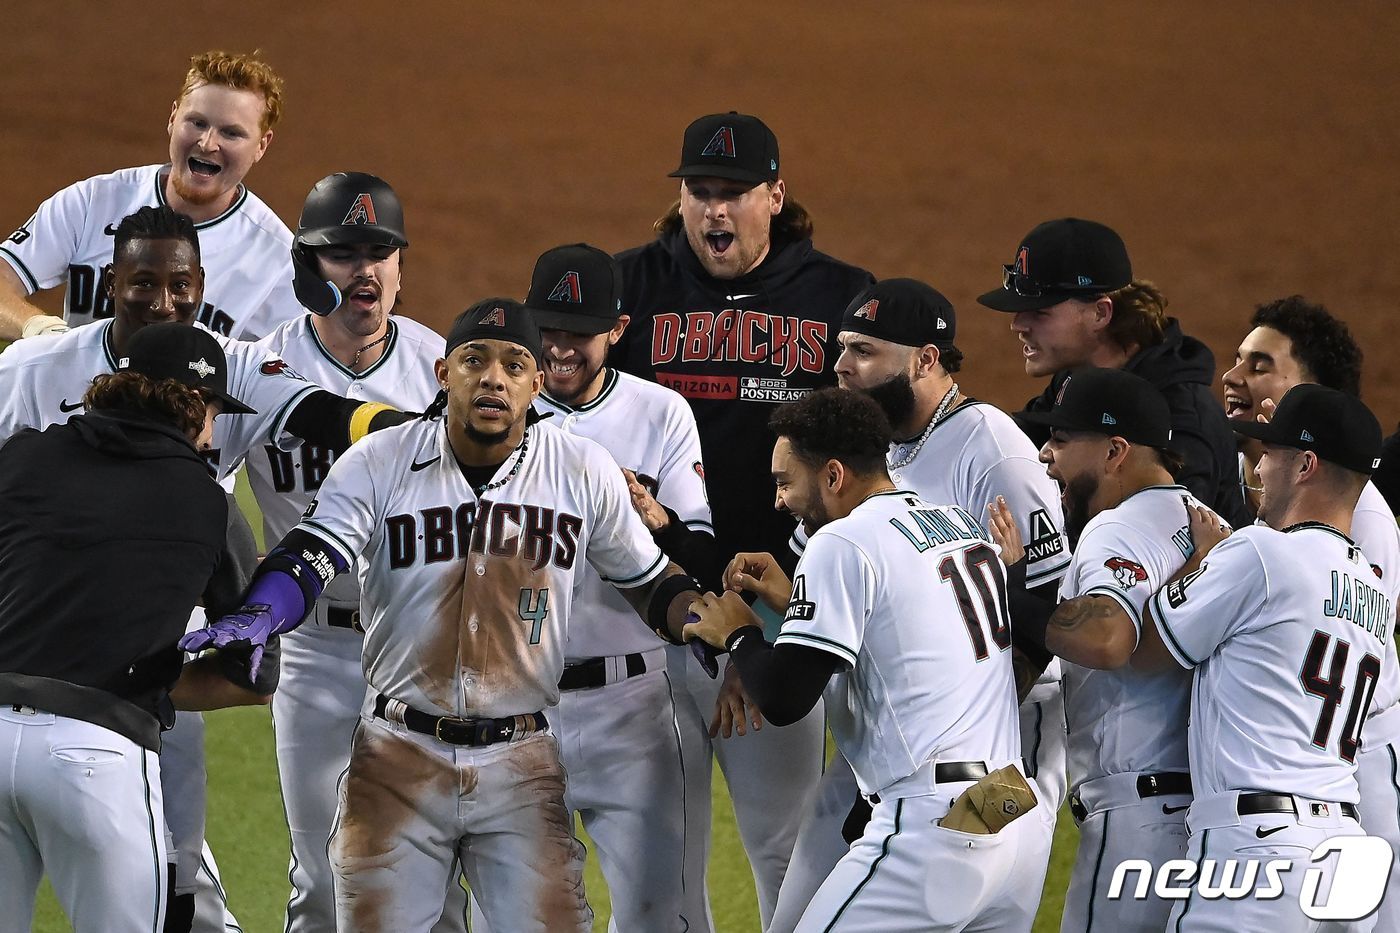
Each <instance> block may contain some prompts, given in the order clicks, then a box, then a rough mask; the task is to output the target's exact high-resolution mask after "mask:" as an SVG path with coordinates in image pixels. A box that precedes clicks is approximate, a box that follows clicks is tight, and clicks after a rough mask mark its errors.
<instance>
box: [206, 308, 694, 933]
mask: <svg viewBox="0 0 1400 933" xmlns="http://www.w3.org/2000/svg"><path fill="white" fill-rule="evenodd" d="M541 352H542V351H541V348H540V337H539V331H538V329H537V327H536V325H535V323H534V321H533V319H532V317H531V314H530V312H529V311H528V310H526V309H525V308H524V307H523V306H522V305H520V304H519V303H518V302H515V301H510V300H508V299H488V300H486V301H484V302H480V303H478V304H477V305H474V306H473V307H472V308H470V309H468V310H467V311H466V312H464V313H463V314H462V315H461V316H459V317H458V319H457V321H456V322H454V324H453V327H452V330H451V333H450V334H449V335H448V338H447V345H446V349H445V354H444V358H443V359H441V360H439V361H438V362H437V364H436V374H437V377H438V381H439V384H440V385H441V386H442V387H443V393H442V395H441V396H440V401H439V402H438V403H436V404H435V405H434V406H433V408H431V409H430V410H429V417H426V418H424V419H422V420H420V421H416V422H414V423H411V424H408V425H405V426H402V427H401V428H399V429H398V430H392V431H389V432H380V434H379V435H378V437H377V438H374V439H372V440H371V442H369V443H362V444H358V445H356V446H355V447H352V448H351V449H350V450H349V451H348V452H347V453H346V454H345V455H344V456H342V457H341V458H340V459H339V460H338V461H337V462H336V464H335V465H334V466H333V467H332V468H331V471H330V474H329V475H328V476H327V478H326V482H325V483H324V484H322V486H321V489H320V491H319V492H318V494H317V498H316V499H315V500H314V501H313V502H312V504H311V505H310V506H309V507H308V509H307V512H306V515H305V517H304V518H303V519H302V522H301V523H300V524H299V525H298V526H297V527H296V528H295V529H293V530H292V531H291V532H290V533H289V534H288V535H287V536H286V537H285V538H283V540H282V541H281V542H280V543H279V544H278V545H277V546H276V547H275V548H274V549H273V550H272V552H271V553H270V554H269V555H268V557H267V559H266V560H264V561H263V563H262V565H261V566H260V568H259V571H258V574H257V575H256V576H255V577H254V580H253V583H252V585H251V588H250V591H249V593H248V594H247V596H246V599H245V605H244V607H243V609H242V610H240V612H239V613H238V614H236V615H233V616H228V617H225V618H224V619H221V620H219V621H218V622H216V623H214V624H213V625H211V626H210V627H209V628H208V629H206V630H204V631H202V632H197V633H194V634H192V635H190V636H188V637H187V638H186V639H185V640H184V642H183V643H182V644H183V646H184V647H185V648H186V649H190V650H192V649H196V648H202V647H205V646H208V645H213V646H215V647H225V646H227V645H229V644H235V643H240V642H246V643H251V644H252V645H254V646H256V645H257V644H259V643H261V642H262V641H263V640H264V639H265V638H266V637H267V636H268V635H269V634H275V633H279V632H283V631H288V630H290V629H292V628H294V627H295V626H296V625H298V624H299V623H300V622H301V621H302V619H303V618H305V616H306V614H307V612H308V611H309V610H310V609H311V607H312V605H313V604H314V602H315V600H316V598H317V597H318V596H319V595H320V593H321V592H322V590H323V589H324V588H325V586H326V584H328V583H329V582H330V581H331V580H332V579H334V577H336V576H337V575H338V574H340V573H344V572H346V571H347V570H349V568H350V566H351V565H352V564H353V563H358V565H359V575H360V586H361V593H362V607H363V608H362V613H363V615H362V619H363V621H364V627H365V654H364V671H365V676H366V679H367V680H368V682H369V690H368V693H367V695H366V698H365V704H364V707H363V710H362V720H361V723H360V726H359V728H358V729H357V731H356V734H355V740H354V747H353V750H352V752H351V757H350V767H349V770H348V771H347V772H346V775H345V777H344V779H343V781H342V783H341V789H340V810H339V813H338V816H337V822H336V828H335V831H334V833H333V835H332V838H331V845H330V856H331V865H332V867H333V869H334V871H335V877H336V921H337V926H338V928H340V929H353V930H357V931H365V933H374V931H390V930H392V931H426V930H428V929H429V928H430V927H431V926H432V924H433V923H434V922H436V921H437V919H438V917H439V915H440V914H441V912H442V907H443V891H444V890H445V888H446V886H447V884H448V882H449V880H450V878H451V876H452V872H453V870H454V866H455V865H456V864H458V863H459V862H460V864H461V865H462V867H463V869H464V870H465V872H466V875H467V878H468V880H469V882H470V883H471V886H472V891H473V893H474V895H475V896H476V898H477V900H478V902H479V903H480V905H481V907H482V911H483V913H484V915H485V918H486V922H487V923H488V924H489V925H490V926H491V927H492V928H493V929H498V930H510V931H558V930H577V931H586V930H588V929H589V925H590V922H591V919H592V918H591V912H590V911H589V909H588V905H587V903H586V901H585V899H584V895H583V872H582V868H583V850H582V846H580V845H579V844H578V842H577V841H576V840H575V839H574V835H573V826H572V823H571V822H570V820H569V816H568V811H567V809H566V807H565V804H564V770H563V768H562V766H561V765H560V763H559V756H558V748H557V744H556V741H555V738H554V736H553V735H552V734H551V733H550V731H549V722H548V719H547V717H546V713H545V708H546V707H548V706H553V705H554V704H555V703H556V702H557V701H558V698H559V686H558V684H559V679H560V677H561V675H562V674H563V671H564V663H563V662H564V643H565V639H566V636H567V632H568V619H569V615H570V608H571V602H572V599H573V596H574V592H575V583H576V582H578V576H577V575H578V574H579V573H581V572H582V571H583V570H584V569H585V568H584V565H583V562H584V561H586V562H587V564H588V566H589V567H590V568H591V569H592V570H594V571H596V572H597V573H598V574H599V576H600V577H602V578H603V579H604V580H606V581H607V582H609V583H610V584H612V585H613V586H615V587H617V588H618V589H619V590H620V591H621V592H622V593H623V595H624V596H625V597H626V598H627V599H628V602H629V603H630V604H631V605H632V607H633V608H634V609H635V610H636V611H637V612H638V613H640V614H641V615H642V616H643V618H644V619H645V620H646V621H647V623H648V625H649V626H650V627H651V628H652V629H653V630H654V631H656V632H657V633H658V634H660V635H661V636H662V637H664V638H668V639H670V640H674V641H679V640H680V634H681V629H682V625H683V621H684V617H685V613H686V612H687V610H688V608H689V606H690V604H691V603H692V602H693V601H694V600H695V599H696V598H697V596H698V595H699V588H698V584H696V583H695V581H694V579H693V578H691V577H689V576H688V575H686V574H685V573H684V572H683V571H681V570H680V569H679V568H678V567H676V566H675V565H674V564H670V563H669V562H668V561H667V560H666V558H665V556H664V555H663V554H662V552H661V550H660V548H658V547H657V545H656V544H655V542H654V541H652V539H651V535H650V534H649V533H648V531H647V529H646V526H645V525H643V524H642V522H641V519H639V518H638V517H637V516H636V514H635V513H634V512H633V511H632V508H631V504H630V502H629V499H628V493H627V486H626V483H625V482H624V480H623V477H622V473H621V470H620V469H619V468H618V466H617V463H616V461H614V460H613V459H612V458H611V457H610V456H608V454H607V452H606V451H604V450H603V449H602V448H601V447H599V446H597V445H596V444H594V443H593V442H592V441H588V440H585V439H583V438H576V437H572V436H570V435H568V434H566V433H564V432H562V431H559V430H557V429H555V428H552V427H549V426H547V425H544V424H538V423H534V422H535V421H536V419H535V418H534V417H533V416H532V414H531V412H532V409H531V403H532V402H533V401H534V399H535V398H536V397H537V396H538V395H539V392H540V389H541V387H542V384H543V377H542V375H541V374H540V370H539V359H540V356H541Z"/></svg>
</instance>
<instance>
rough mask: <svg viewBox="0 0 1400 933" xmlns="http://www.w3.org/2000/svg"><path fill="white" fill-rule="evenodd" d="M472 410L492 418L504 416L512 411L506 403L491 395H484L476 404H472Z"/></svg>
mask: <svg viewBox="0 0 1400 933" xmlns="http://www.w3.org/2000/svg"><path fill="white" fill-rule="evenodd" d="M472 408H474V409H476V410H477V411H479V412H481V413H482V414H484V415H490V416H492V417H495V416H497V415H503V414H505V413H506V412H507V411H509V410H510V409H509V407H508V406H507V405H506V403H505V402H504V401H502V400H501V399H498V398H496V397H495V396H491V395H484V396H482V397H481V398H479V399H477V400H476V401H475V402H472Z"/></svg>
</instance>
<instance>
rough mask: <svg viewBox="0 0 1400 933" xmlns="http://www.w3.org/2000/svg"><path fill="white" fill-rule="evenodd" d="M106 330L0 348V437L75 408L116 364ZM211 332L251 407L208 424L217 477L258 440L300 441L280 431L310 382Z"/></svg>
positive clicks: (62, 418)
mask: <svg viewBox="0 0 1400 933" xmlns="http://www.w3.org/2000/svg"><path fill="white" fill-rule="evenodd" d="M194 326H196V327H198V326H199V325H197V324H196V325H194ZM111 329H112V322H111V321H103V322H101V323H98V324H96V325H94V326H92V327H79V328H76V329H74V330H71V331H69V332H68V333H66V334H56V335H52V336H45V337H31V338H29V339H28V340H21V341H18V342H17V343H15V344H12V345H11V346H10V347H9V348H8V349H7V350H6V351H5V352H4V353H0V441H3V440H4V439H7V438H9V437H10V436H11V435H12V434H14V433H15V432H16V431H18V430H20V429H21V428H36V429H39V430H42V429H44V428H46V427H48V426H49V425H51V424H62V423H63V422H66V421H67V420H68V419H69V418H70V417H71V416H72V414H73V412H75V411H81V410H82V407H83V395H84V393H86V392H87V390H88V388H89V387H90V386H91V385H92V380H93V377H94V376H98V375H101V374H103V373H111V372H115V371H116V369H117V357H116V353H115V351H114V350H113V349H112V342H111ZM214 337H215V339H216V340H218V341H219V343H220V344H221V345H222V346H223V348H224V355H225V356H227V358H228V391H229V394H230V395H232V396H233V397H234V398H236V399H239V400H240V401H242V402H244V403H246V404H247V405H248V406H249V407H250V408H253V409H254V410H256V411H257V414H255V415H225V416H221V417H220V418H219V419H218V420H217V421H215V422H214V449H213V450H211V451H207V452H206V454H205V459H207V460H209V462H210V464H211V466H213V467H214V469H215V471H216V473H217V474H218V477H219V478H220V479H223V478H224V477H225V476H227V475H228V474H229V473H230V472H231V471H232V470H233V468H234V467H236V466H237V465H238V463H239V462H240V461H241V460H242V459H243V457H244V456H246V455H247V453H248V452H249V451H250V450H252V449H253V448H254V447H256V446H257V445H259V444H281V445H283V446H285V447H288V448H290V447H294V446H296V445H297V444H298V443H300V441H299V440H298V439H296V438H294V437H291V436H290V435H288V434H287V433H286V425H287V418H288V416H289V415H290V414H291V413H292V410H293V409H294V408H296V405H297V403H298V402H300V401H301V400H302V399H303V398H305V397H306V396H307V395H309V394H310V393H312V392H315V391H316V390H317V388H318V387H317V386H315V385H312V384H311V383H309V382H307V381H306V380H305V379H303V378H302V377H301V376H299V375H297V373H296V372H295V371H294V370H292V369H291V368H290V367H288V366H287V364H286V363H285V362H283V361H282V360H281V359H279V358H277V357H276V356H274V355H273V354H271V353H269V352H267V351H266V350H263V349H261V348H259V347H257V346H255V345H253V344H251V343H248V342H246V341H243V340H231V339H229V338H228V337H222V336H220V335H218V334H215V335H214Z"/></svg>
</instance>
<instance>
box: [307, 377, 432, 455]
mask: <svg viewBox="0 0 1400 933" xmlns="http://www.w3.org/2000/svg"><path fill="white" fill-rule="evenodd" d="M363 404H365V403H364V402H363V401H356V400H355V399H350V398H345V397H344V396H340V395H336V394H335V393H334V392H327V391H325V390H324V389H321V390H318V391H316V392H312V393H311V394H310V395H308V396H306V397H305V398H303V399H302V400H301V401H300V402H298V403H297V407H296V408H294V409H292V413H291V414H290V415H288V416H287V433H289V434H293V435H295V436H297V437H299V438H301V439H302V440H304V441H306V442H307V443H308V444H315V445H316V446H317V447H324V448H327V449H329V450H331V451H332V452H334V453H335V454H336V455H337V456H339V455H340V454H343V453H345V451H347V450H349V449H350V419H351V418H352V417H353V416H354V414H355V410H356V409H358V408H359V407H360V406H361V405H363ZM417 417H418V415H417V414H415V413H413V412H408V411H393V410H387V411H381V412H378V413H377V414H376V415H375V416H374V417H373V418H372V419H371V420H370V423H369V429H370V430H371V431H378V430H380V429H382V428H391V427H393V426H394V425H396V424H403V423H404V422H405V421H412V420H413V419H414V418H417Z"/></svg>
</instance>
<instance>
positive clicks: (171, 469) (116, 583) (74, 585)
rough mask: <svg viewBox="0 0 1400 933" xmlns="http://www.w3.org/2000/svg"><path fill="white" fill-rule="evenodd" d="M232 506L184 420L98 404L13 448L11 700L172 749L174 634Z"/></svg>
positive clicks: (0, 487)
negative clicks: (164, 742) (163, 727)
mask: <svg viewBox="0 0 1400 933" xmlns="http://www.w3.org/2000/svg"><path fill="white" fill-rule="evenodd" d="M227 509H228V506H227V505H226V500H225V498H224V493H223V490H222V489H220V488H219V486H218V484H217V483H215V482H213V481H212V479H211V478H210V475H209V469H208V467H207V466H206V465H205V463H204V459H203V458H202V457H200V455H199V453H198V452H197V451H196V450H195V448H194V445H192V444H191V443H190V442H189V440H187V439H186V438H185V436H184V435H183V434H181V433H180V432H178V431H176V430H175V429H174V428H173V427H171V426H169V425H165V424H160V423H157V422H154V421H148V420H145V419H140V418H136V417H132V416H128V415H120V416H119V415H115V414H113V413H103V412H92V413H89V414H85V415H78V416H75V417H74V418H73V419H72V420H71V421H69V422H68V423H67V424H62V425H53V426H51V427H49V428H48V429H47V430H45V431H43V432H39V431H33V430H25V431H21V432H19V433H18V434H16V435H14V436H13V437H12V438H11V439H10V440H9V441H8V442H7V443H6V444H5V446H4V447H3V448H0V704H12V703H18V704H23V705H26V706H34V707H37V708H40V709H44V710H47V711H48V712H51V713H57V714H58V715H61V716H68V717H71V718H74V719H82V720H85V721H87V722H93V723H96V724H97V725H100V726H104V727H106V728H109V729H112V730H113V731H116V732H118V733H120V734H122V735H125V736H126V737H127V738H130V739H131V740H132V741H134V742H137V743H138V744H140V745H143V746H145V747H146V748H150V749H153V750H154V749H157V748H159V744H160V742H159V733H160V723H161V720H162V719H165V718H168V716H169V713H170V709H169V698H168V695H167V694H168V691H169V688H170V686H171V685H172V684H173V683H174V682H175V680H176V678H177V677H178V676H179V673H180V666H181V663H182V661H183V654H182V653H181V652H180V651H179V650H178V649H177V648H176V647H175V642H176V641H177V640H178V639H179V638H180V636H181V635H183V634H184V632H185V626H186V624H187V623H188V621H189V617H190V611H191V610H192V609H193V608H194V606H195V605H196V604H197V603H198V602H199V601H200V598H201V596H202V595H203V594H204V593H205V591H206V588H207V587H208V585H209V583H210V581H211V578H212V577H213V576H214V574H215V571H216V569H217V568H218V567H219V564H220V557H221V554H222V552H223V548H224V535H225V523H226V520H227Z"/></svg>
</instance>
